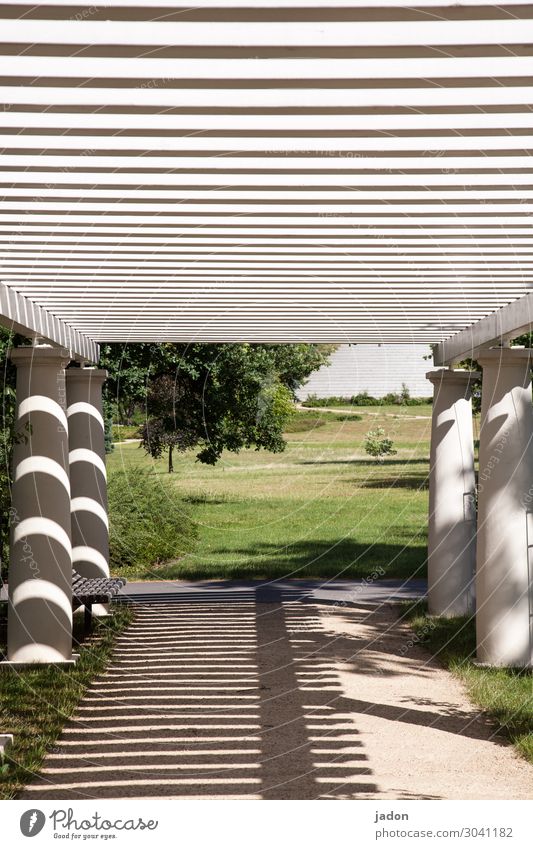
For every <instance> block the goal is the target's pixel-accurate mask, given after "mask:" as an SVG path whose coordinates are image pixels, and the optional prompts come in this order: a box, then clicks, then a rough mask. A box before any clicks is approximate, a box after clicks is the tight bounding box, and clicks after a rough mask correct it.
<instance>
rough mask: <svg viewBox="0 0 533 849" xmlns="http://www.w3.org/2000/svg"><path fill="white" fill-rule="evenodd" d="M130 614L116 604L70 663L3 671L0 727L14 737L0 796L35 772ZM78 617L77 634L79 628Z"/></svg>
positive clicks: (1, 772) (0, 772)
mask: <svg viewBox="0 0 533 849" xmlns="http://www.w3.org/2000/svg"><path fill="white" fill-rule="evenodd" d="M132 618H133V613H132V612H131V610H130V609H128V608H126V607H118V606H117V607H114V608H113V614H112V616H110V617H108V618H106V619H105V620H102V621H101V622H100V623H99V624H98V625H96V626H95V629H94V631H93V633H92V635H91V636H90V637H89V638H87V640H85V641H82V642H81V643H80V644H79V646H78V648H77V651H79V654H80V658H79V660H78V662H77V663H76V664H75V665H74V666H68V667H60V666H42V667H41V666H38V667H28V668H26V669H17V670H14V669H9V668H4V669H2V670H1V672H0V728H1V729H2V732H3V733H5V734H13V735H14V741H13V747H12V749H11V750H10V753H9V758H7V760H6V763H5V764H3V765H2V766H0V799H13V798H14V797H15V796H16V793H17V792H18V791H19V790H20V789H21V788H22V787H23V786H24V785H25V784H27V783H28V781H31V779H32V778H33V776H34V775H35V774H36V773H37V772H38V771H39V769H40V766H41V763H42V761H43V758H44V756H45V755H46V753H47V752H48V751H50V750H52V751H53V747H54V744H55V741H56V739H57V738H58V736H59V734H60V733H61V730H62V728H63V725H64V724H65V721H66V719H67V718H68V717H70V716H71V715H72V714H73V712H74V710H75V708H76V706H77V705H78V702H79V701H80V699H81V697H82V696H83V694H84V692H85V690H86V688H87V686H88V684H90V682H91V681H92V680H93V678H94V677H95V675H98V674H99V673H100V672H102V671H103V670H104V669H105V667H106V665H107V661H108V659H109V657H110V655H111V652H112V650H113V646H114V643H115V639H116V637H117V635H118V634H120V632H121V631H123V630H124V628H125V627H126V626H127V625H128V624H129V622H130V621H131V620H132ZM77 620H78V617H75V622H76V630H75V636H76V634H79V629H80V625H79V624H78V623H77Z"/></svg>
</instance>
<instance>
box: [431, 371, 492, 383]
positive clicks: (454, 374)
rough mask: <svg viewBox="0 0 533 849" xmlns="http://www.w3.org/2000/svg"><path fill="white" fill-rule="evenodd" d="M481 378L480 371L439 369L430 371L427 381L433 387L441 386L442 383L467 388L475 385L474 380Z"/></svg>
mask: <svg viewBox="0 0 533 849" xmlns="http://www.w3.org/2000/svg"><path fill="white" fill-rule="evenodd" d="M480 377H481V372H479V371H467V370H466V369H453V370H452V369H446V368H443V369H438V370H436V371H428V372H427V373H426V379H427V380H429V381H430V383H432V384H433V386H440V385H441V384H442V383H447V384H454V383H456V384H458V385H460V386H467V385H468V384H470V383H473V382H474V380H477V379H478V378H480Z"/></svg>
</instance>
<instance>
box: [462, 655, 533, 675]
mask: <svg viewBox="0 0 533 849" xmlns="http://www.w3.org/2000/svg"><path fill="white" fill-rule="evenodd" d="M472 665H473V666H476V667H477V668H478V669H517V670H519V671H523V672H527V671H529V670H530V669H533V665H532V664H528V665H527V666H510V665H509V664H506V663H489V661H488V660H478V659H477V658H476V659H475V660H473V661H472Z"/></svg>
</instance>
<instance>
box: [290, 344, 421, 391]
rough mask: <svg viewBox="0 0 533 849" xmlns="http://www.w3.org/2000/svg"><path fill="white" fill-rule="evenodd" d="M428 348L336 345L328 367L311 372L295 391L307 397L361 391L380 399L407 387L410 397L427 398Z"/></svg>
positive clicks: (417, 346)
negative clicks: (303, 383)
mask: <svg viewBox="0 0 533 849" xmlns="http://www.w3.org/2000/svg"><path fill="white" fill-rule="evenodd" d="M428 354H430V348H429V345H340V347H339V348H337V350H336V351H335V352H334V353H333V354H332V356H331V358H330V365H329V366H323V367H322V368H320V369H318V371H315V372H314V373H313V374H312V375H311V377H310V378H309V380H308V382H307V383H306V384H305V386H303V387H302V388H301V389H300V390H299V392H298V397H299V399H300V400H302V401H303V400H305V399H306V398H307V396H308V395H311V394H314V395H318V396H319V398H327V397H328V396H329V395H342V396H348V395H355V394H357V393H358V392H363V391H364V390H365V389H366V390H367V391H368V392H369V394H370V395H374V396H375V397H376V398H380V397H382V396H383V395H386V394H387V392H399V391H400V389H401V386H402V383H405V384H407V386H408V387H409V392H410V393H411V396H413V397H416V396H427V397H429V396H431V395H432V389H433V387H432V386H431V383H430V382H429V381H428V380H426V378H425V374H426V372H427V371H430V370H431V368H432V361H431V360H424V356H427V355H428Z"/></svg>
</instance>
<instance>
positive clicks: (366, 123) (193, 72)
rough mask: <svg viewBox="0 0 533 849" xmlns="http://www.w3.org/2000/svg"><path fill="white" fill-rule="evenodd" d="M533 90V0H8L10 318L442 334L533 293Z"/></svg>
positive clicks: (161, 333)
mask: <svg viewBox="0 0 533 849" xmlns="http://www.w3.org/2000/svg"><path fill="white" fill-rule="evenodd" d="M532 104H533V5H528V4H527V3H525V2H520V0H518V1H517V0H515V1H514V2H513V0H510V2H507V3H504V4H503V5H495V4H490V3H484V2H481V0H467V2H464V3H459V4H457V3H455V2H453V3H452V2H446V0H420V2H418V3H417V4H416V5H415V6H407V5H405V4H404V3H402V2H399V0H329V2H327V0H270V2H268V0H196V3H194V4H190V5H188V4H181V5H180V4H179V3H177V2H172V0H154V2H152V3H143V2H140V0H106V3H105V4H104V5H102V6H99V5H98V4H95V5H90V6H89V5H76V4H75V2H74V0H50V2H48V3H31V4H30V3H26V4H25V3H21V2H18V0H7V2H4V3H3V4H1V5H0V280H1V281H2V282H3V284H4V286H5V291H6V292H7V293H8V295H12V297H9V298H7V300H6V303H8V302H9V305H10V306H9V314H10V317H11V319H12V320H14V319H13V315H14V312H13V311H15V313H16V315H17V322H18V323H17V327H20V326H28V328H29V329H30V330H32V331H33V332H35V333H37V332H38V330H39V329H40V328H41V327H43V326H44V324H46V323H47V322H48V325H50V327H53V328H55V327H60V328H61V330H60V334H59V335H60V339H61V341H62V343H64V340H65V339H66V338H67V337H68V335H69V332H70V330H72V333H73V334H74V336H72V337H71V338H73V339H74V340H75V342H74V343H72V344H75V348H76V351H77V352H78V353H79V354H80V355H82V354H83V355H87V352H88V351H93V353H94V350H95V348H94V345H93V347H91V345H92V343H93V342H94V341H96V342H98V341H137V340H143V341H152V340H153V341H167V340H183V341H189V340H197V341H217V342H219V341H234V340H242V339H246V340H249V341H273V342H282V341H317V342H320V341H335V342H346V341H351V342H375V341H381V342H385V343H386V342H413V341H414V342H428V343H439V342H442V341H443V340H445V339H446V338H447V337H450V336H451V335H453V334H455V333H456V332H458V331H460V330H462V329H463V328H466V327H468V326H469V325H471V324H472V323H473V322H476V321H478V320H479V319H481V318H483V317H484V316H486V315H488V314H489V313H492V312H494V311H496V310H498V309H499V308H501V307H503V306H504V305H506V304H508V303H510V302H514V301H515V300H516V299H518V298H520V297H522V296H524V295H526V294H527V293H528V292H529V291H530V290H531V282H532V281H533V231H532V228H531V213H532V209H533V158H532V156H531V154H532V152H533V110H532ZM1 294H2V293H1V292H0V295H1ZM2 303H3V302H2ZM28 303H29V304H30V305H32V306H33V305H35V310H33V311H32V310H30V312H31V316H32V317H33V318H32V321H33V323H32V321H30V319H28V318H27V320H26V325H24V320H23V316H22V313H23V312H24V310H25V309H26V314H28V313H27V304H28ZM0 306H1V304H0ZM37 308H40V312H39V311H38V310H37ZM6 309H7V308H6ZM519 313H520V310H518V312H517V314H519ZM43 322H44V324H43ZM54 322H55V323H54ZM58 323H59V324H58ZM48 325H47V326H48ZM491 332H492V331H491ZM44 335H46V334H44ZM48 335H49V337H50V338H53V333H52V332H51V331H50V333H49V334H48ZM461 338H462V337H461ZM58 341H59V340H58ZM442 350H444V349H442ZM450 350H451V348H450Z"/></svg>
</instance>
